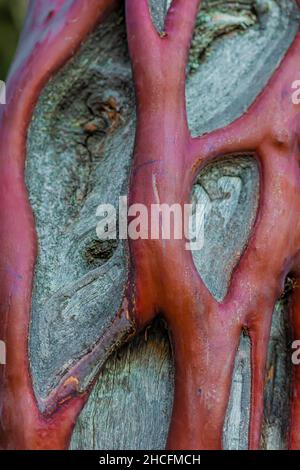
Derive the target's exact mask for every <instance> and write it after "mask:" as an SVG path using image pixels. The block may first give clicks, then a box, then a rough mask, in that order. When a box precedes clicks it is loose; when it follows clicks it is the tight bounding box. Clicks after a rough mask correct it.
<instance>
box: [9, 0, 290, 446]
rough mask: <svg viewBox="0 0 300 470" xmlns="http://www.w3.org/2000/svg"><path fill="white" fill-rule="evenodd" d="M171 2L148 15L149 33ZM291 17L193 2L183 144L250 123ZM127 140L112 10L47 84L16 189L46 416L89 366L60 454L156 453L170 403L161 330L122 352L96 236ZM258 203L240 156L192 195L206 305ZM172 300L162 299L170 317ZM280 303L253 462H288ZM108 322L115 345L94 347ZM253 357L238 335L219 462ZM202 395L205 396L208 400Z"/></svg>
mask: <svg viewBox="0 0 300 470" xmlns="http://www.w3.org/2000/svg"><path fill="white" fill-rule="evenodd" d="M168 3H169V2H167V0H149V4H150V6H151V12H152V16H153V20H154V22H155V25H156V27H157V28H158V29H159V30H161V31H162V25H163V22H164V16H165V14H166V11H167V7H168ZM298 15H299V12H298V7H297V6H296V4H295V2H291V1H289V0H280V1H275V0H270V1H268V2H267V1H265V0H256V1H254V0H246V1H245V0H244V1H242V0H240V1H238V0H237V1H233V2H227V1H225V0H224V1H223V0H220V1H213V0H206V1H204V2H203V4H202V7H201V10H200V13H199V15H198V18H197V24H196V29H195V34H194V38H193V42H192V47H191V50H190V56H189V65H188V70H187V87H186V104H187V114H188V125H189V129H190V130H191V133H192V135H194V136H197V135H200V134H204V133H206V132H211V131H213V130H215V129H217V128H220V127H223V126H225V125H227V124H229V123H230V122H232V121H233V120H235V119H236V118H238V117H239V116H241V115H242V114H243V113H244V112H245V110H247V109H248V107H249V106H250V104H251V103H252V102H253V101H254V99H255V98H256V97H257V96H258V95H259V93H260V92H261V90H262V89H263V88H264V86H265V85H266V83H267V81H268V80H269V78H270V77H271V76H272V74H273V73H274V70H275V69H276V68H277V66H278V64H279V62H280V61H281V59H282V58H283V56H284V54H285V53H286V51H287V49H288V47H289V46H290V44H291V43H292V41H293V39H294V37H295V35H296V33H297V31H298ZM145 42H146V41H145ZM143 47H145V48H147V44H146V43H145V44H144V45H143ZM135 125H136V115H135V95H134V85H133V79H132V72H131V64H130V59H129V54H128V49H127V41H126V30H125V22H124V9H123V8H122V7H120V8H118V9H117V10H116V11H114V12H112V13H111V14H110V15H109V16H108V17H107V19H106V20H105V21H104V22H101V24H99V26H97V27H96V29H95V31H94V32H93V33H91V34H90V35H89V37H88V38H87V39H86V40H85V41H84V43H83V44H82V45H81V47H80V49H79V51H78V52H77V53H76V54H75V55H74V57H72V58H71V59H70V60H69V61H68V62H67V63H66V64H65V65H64V66H63V68H62V69H61V70H59V71H58V73H56V74H55V76H53V77H51V79H49V80H48V82H47V84H46V85H45V87H44V89H43V91H42V93H41V96H40V98H39V100H38V103H37V105H36V107H35V110H34V115H33V118H32V120H31V124H30V128H29V132H28V138H27V157H26V185H27V188H28V192H29V199H30V203H31V206H32V209H33V213H34V216H35V224H36V229H37V235H38V257H37V263H36V267H35V276H34V288H33V296H32V310H31V322H30V339H29V359H30V370H31V376H32V380H33V388H34V392H35V395H36V397H37V400H38V403H39V407H40V409H41V410H42V411H43V412H45V413H51V411H52V406H54V405H53V403H54V401H55V402H56V401H59V400H58V398H59V399H60V400H61V401H63V400H64V399H65V395H64V389H63V387H62V386H60V384H63V385H64V384H66V381H69V382H68V383H70V381H72V377H73V372H72V371H73V366H74V367H75V365H76V364H78V362H80V361H81V360H83V358H85V357H86V356H85V355H86V354H87V353H89V352H90V351H93V352H92V353H91V354H90V356H89V359H88V361H87V362H86V363H85V364H84V367H82V368H80V372H79V373H80V374H81V375H80V382H81V383H80V387H81V390H82V391H84V390H86V389H87V388H88V387H89V386H90V384H91V383H94V387H93V389H92V391H91V394H90V396H89V398H88V399H87V403H86V405H85V407H84V408H83V410H82V411H81V413H80V415H79V417H78V419H77V422H76V425H75V428H74V431H73V434H72V439H71V442H70V448H71V449H163V448H164V447H165V446H166V442H167V435H168V429H169V424H170V419H171V413H172V404H173V396H174V364H173V355H172V351H171V346H170V340H169V333H168V326H167V325H166V323H165V321H164V319H163V315H162V316H161V318H158V319H156V320H154V321H153V322H152V323H149V324H148V322H147V321H145V325H147V326H146V327H145V328H144V329H143V330H142V331H141V332H140V333H138V335H137V336H136V337H135V338H134V339H133V340H131V341H130V342H128V344H127V345H123V346H122V347H121V348H119V345H120V344H123V342H124V340H126V339H128V340H129V339H131V336H132V334H133V333H134V332H135V328H136V326H135V325H134V324H133V323H132V322H131V321H130V320H129V319H128V318H127V317H126V314H125V313H124V312H125V310H126V306H124V304H123V295H124V292H125V291H126V288H127V286H126V283H127V271H128V253H127V248H126V244H124V243H122V241H119V242H118V243H115V242H114V241H107V242H101V241H100V240H99V239H98V238H97V234H96V225H97V222H98V219H97V217H96V210H97V207H98V205H99V204H103V203H110V204H114V205H115V206H116V207H117V206H118V198H119V196H120V195H126V194H127V192H128V185H129V174H130V169H131V166H132V155H133V148H134V137H135ZM157 127H158V128H159V123H158V126H157ZM259 194H260V178H259V168H258V164H257V161H256V159H255V158H253V155H252V154H251V153H250V152H249V154H246V153H241V154H240V155H239V156H238V157H237V156H234V157H233V156H231V155H228V156H226V158H225V159H224V158H223V159H216V160H214V161H212V162H211V163H210V164H209V165H207V166H206V167H205V168H204V169H202V170H201V172H200V174H199V175H198V176H197V178H196V180H195V182H194V189H193V198H194V199H195V200H197V201H198V202H202V203H203V204H205V240H204V246H203V248H202V249H201V250H200V251H198V252H195V253H194V254H193V257H194V263H195V265H196V268H197V270H198V272H199V273H200V274H201V277H202V279H203V282H204V284H205V286H206V287H207V288H208V289H209V291H210V293H211V294H212V295H213V297H214V299H215V300H216V301H221V300H223V299H224V298H225V296H226V293H227V291H228V287H229V284H230V280H231V275H232V272H233V270H234V268H235V266H236V264H237V261H238V260H239V259H240V256H241V254H242V253H243V251H244V249H245V247H246V245H247V241H248V238H249V234H250V232H251V229H252V227H253V225H254V223H255V218H256V213H257V207H258V203H259ZM180 289H181V288H180V286H178V289H177V290H176V291H174V292H172V296H174V297H175V299H176V300H178V302H177V304H178V305H180V296H181V295H182V292H181V290H180ZM182 289H184V287H183V286H182ZM287 295H288V293H287V294H286V295H285V296H282V297H281V298H279V299H278V302H277V304H276V307H275V311H274V314H273V320H272V329H271V338H270V341H269V347H268V361H267V362H268V363H267V372H266V377H265V386H264V422H263V432H262V438H261V446H262V448H266V449H281V448H286V447H287V439H288V435H287V429H288V423H289V418H290V393H291V369H292V364H291V354H290V349H289V348H290V343H291V332H290V327H289V316H288V309H287V303H288V302H287ZM118 311H120V312H121V315H120V316H117V319H116V318H115V316H116V312H118ZM158 313H161V314H163V312H158ZM149 320H151V318H149ZM112 322H115V325H116V326H115V329H114V332H113V333H112V334H110V335H109V336H105V335H106V332H107V330H108V328H110V325H111V323H112ZM103 338H104V339H103ZM0 339H1V338H0ZM95 346H96V349H95ZM179 354H180V353H179ZM250 356H251V340H250V338H249V334H248V331H247V330H246V329H245V330H244V331H243V332H242V334H241V337H240V341H239V346H238V349H237V354H236V357H235V359H234V372H233V380H232V384H231V392H230V400H229V404H228V407H227V413H226V419H225V424H224V428H223V433H222V435H221V436H220V439H221V441H222V442H223V447H224V448H226V449H246V448H248V437H249V431H248V429H249V420H250V408H251V397H252V394H251V358H250ZM175 357H176V356H175ZM84 360H85V359H84ZM219 366H220V364H219ZM0 367H1V366H0ZM224 367H225V364H224ZM76 370H77V369H76ZM69 371H71V372H69ZM54 389H56V390H57V389H58V392H56V393H57V395H55V397H54V398H55V400H54V399H53V398H52V397H51V393H52V392H53V390H54ZM180 393H182V394H184V391H182V390H181V392H180ZM211 393H215V395H216V396H218V391H217V390H214V391H213V390H212V392H211ZM199 394H201V390H200V389H199ZM53 400H54V401H53ZM216 438H217V436H216Z"/></svg>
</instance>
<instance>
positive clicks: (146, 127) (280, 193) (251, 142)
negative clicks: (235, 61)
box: [0, 0, 300, 449]
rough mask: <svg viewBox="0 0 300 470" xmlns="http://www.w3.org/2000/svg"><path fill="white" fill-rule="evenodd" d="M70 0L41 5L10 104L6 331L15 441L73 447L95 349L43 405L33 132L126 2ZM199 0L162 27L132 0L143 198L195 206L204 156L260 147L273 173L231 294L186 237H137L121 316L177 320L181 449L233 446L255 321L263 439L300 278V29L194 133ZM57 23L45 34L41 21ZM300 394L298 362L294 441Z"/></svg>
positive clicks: (137, 178) (0, 179)
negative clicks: (35, 304) (242, 93)
mask: <svg viewBox="0 0 300 470" xmlns="http://www.w3.org/2000/svg"><path fill="white" fill-rule="evenodd" d="M62 3H65V2H61V1H59V0H56V1H54V0H53V1H51V2H48V5H50V6H51V8H50V9H49V10H48V11H47V15H46V16H45V13H44V12H43V8H41V9H39V8H38V7H37V5H40V6H41V5H42V4H41V3H39V2H32V3H31V7H30V11H29V20H28V22H27V25H26V27H25V32H24V34H23V41H24V43H23V45H22V46H21V48H20V50H19V52H18V54H17V59H16V65H15V67H14V69H13V71H12V75H11V80H10V87H9V96H8V105H7V107H6V108H5V110H4V111H3V113H2V115H1V131H0V132H1V139H0V156H1V160H0V164H1V173H0V191H1V205H0V213H1V229H0V250H1V251H0V252H1V272H0V295H1V326H0V337H1V339H2V338H3V339H4V340H5V341H6V343H7V347H8V358H7V366H6V367H5V368H2V370H1V384H0V386H1V389H0V400H1V412H0V417H1V419H0V445H1V446H2V447H3V448H27V449H38V448H65V447H67V445H68V442H69V439H70V435H71V432H72V428H73V425H74V421H75V419H76V416H77V415H78V413H79V412H80V410H81V408H82V406H83V405H84V403H85V400H86V398H87V395H88V392H87V391H86V392H84V393H81V392H80V389H79V387H78V383H79V382H80V379H81V372H82V370H83V368H84V367H87V366H88V362H89V358H88V357H87V358H83V359H82V360H81V363H80V364H78V365H77V366H76V367H75V368H73V369H72V370H71V371H69V374H68V376H67V378H66V377H65V378H64V381H63V382H62V383H61V384H60V385H59V387H58V388H57V389H56V390H55V391H54V392H53V394H52V396H51V397H50V399H49V403H48V406H46V407H45V409H46V412H45V413H44V414H43V413H42V412H41V411H40V409H39V407H38V405H37V402H36V399H35V397H34V393H33V390H32V383H31V378H30V372H29V361H28V346H27V338H28V326H29V321H30V305H31V290H32V277H33V269H34V262H35V258H36V235H35V231H34V221H33V217H32V213H31V209H30V206H29V203H28V197H27V194H26V189H25V184H24V161H25V142H26V131H27V128H28V125H29V122H30V118H31V115H32V111H33V108H34V105H35V103H36V100H37V98H38V96H39V93H40V92H41V89H42V87H43V85H44V84H45V83H46V81H47V80H48V79H49V77H50V76H51V75H52V74H53V73H54V72H55V71H56V70H57V69H58V68H59V67H60V66H61V65H62V64H64V63H65V62H66V60H67V59H68V58H69V57H70V56H71V54H72V53H73V52H74V50H75V49H76V48H77V47H78V46H79V44H80V42H81V41H82V40H83V38H84V37H85V36H86V34H87V33H88V32H89V31H90V30H91V29H92V28H93V27H94V25H96V24H97V23H98V22H99V21H100V20H101V18H102V17H103V15H104V14H105V13H106V12H107V11H109V9H110V8H112V7H113V6H114V2H113V1H110V0H107V1H105V0H102V1H93V0H90V1H89V2H87V1H84V0H74V1H73V2H72V1H71V2H68V8H63V6H62ZM299 3H300V2H299ZM87 4H88V6H87ZM43 5H44V4H43ZM199 5H200V1H199V0H189V1H187V0H173V2H172V4H171V7H170V9H169V12H168V15H167V18H166V22H165V28H164V33H163V34H158V32H157V31H156V29H155V28H154V26H153V23H152V20H151V15H150V11H149V7H148V3H147V0H127V1H126V18H127V29H128V43H129V49H130V54H131V59H132V68H133V74H134V83H135V88H136V99H137V130H136V142H135V150H134V160H133V167H132V172H131V179H130V192H129V198H130V204H134V203H139V204H145V205H146V206H147V207H148V208H149V209H150V206H151V204H164V203H166V204H168V205H172V204H175V203H176V204H178V203H179V204H181V205H182V206H183V205H184V204H188V203H189V201H190V197H191V191H192V186H193V183H194V181H195V178H196V177H197V175H198V174H199V172H200V171H201V169H202V168H203V167H204V166H205V165H207V164H208V163H209V162H211V161H213V160H214V159H216V158H222V157H223V156H225V155H232V157H234V156H235V155H241V153H246V154H247V155H249V153H251V154H253V156H254V158H256V159H257V162H258V165H259V169H260V180H261V182H260V188H261V190H260V200H259V208H258V212H257V217H256V222H255V225H254V227H253V229H252V232H251V235H250V237H249V240H248V244H247V247H246V249H245V251H244V253H243V254H242V256H241V258H240V260H239V262H238V264H237V266H236V268H235V270H234V273H233V275H232V279H231V284H230V287H229V289H228V293H227V295H226V297H225V299H224V300H223V301H222V302H217V301H216V300H215V299H214V298H213V297H212V295H211V294H210V292H209V291H208V289H207V288H206V287H205V285H204V283H203V281H202V279H201V276H200V275H199V273H198V271H197V269H196V267H195V265H194V263H193V259H192V256H191V253H190V251H187V250H186V249H185V243H186V241H185V240H184V239H182V240H176V239H170V240H162V239H161V238H160V239H158V240H149V239H147V240H144V239H139V240H135V241H133V240H131V241H130V246H129V249H130V272H129V276H128V286H127V291H126V298H124V302H123V307H122V309H121V311H120V312H118V315H117V317H116V319H118V321H120V319H121V321H124V322H126V321H131V322H132V323H135V324H136V327H137V330H140V329H142V328H143V327H144V326H145V325H146V324H148V323H149V322H150V321H151V320H152V319H153V318H154V317H155V315H157V314H158V313H162V314H163V316H164V318H165V319H166V321H167V323H168V326H169V329H170V334H171V340H172V344H173V350H174V358H175V369H176V379H175V397H174V407H173V415H172V421H171V425H170V432H169V437H168V444H167V445H168V448H169V449H217V448H221V446H222V431H223V423H224V417H225V413H226V409H227V404H228V399H229V393H230V386H231V379H232V372H233V366H234V360H235V355H236V350H237V348H238V344H239V339H240V335H241V332H242V330H244V331H245V330H246V331H247V332H248V334H249V336H250V338H251V345H252V353H251V356H252V357H251V363H252V391H251V396H252V402H251V419H250V429H249V448H250V449H256V448H259V446H260V437H261V424H262V414H263V393H264V381H265V366H266V354H267V348H268V339H269V334H270V325H271V319H272V312H273V308H274V304H275V302H276V300H277V299H278V297H279V296H280V293H281V292H282V289H283V284H284V280H285V278H286V276H287V274H289V273H293V275H294V277H295V278H296V280H297V279H299V277H300V255H299V253H300V252H299V248H300V227H299V223H298V219H297V213H298V212H299V210H300V174H299V154H300V148H299V122H300V121H299V120H300V115H299V111H298V105H294V104H293V103H292V99H291V95H292V88H291V87H292V83H293V82H294V81H295V80H296V79H297V78H299V77H297V73H298V69H299V68H300V33H299V34H298V35H297V37H296V38H295V40H294V43H293V44H292V46H291V47H290V49H289V51H288V52H287V54H286V56H285V58H284V60H283V61H282V63H281V65H280V67H279V68H278V70H277V71H276V73H275V74H274V76H273V77H272V79H271V80H270V81H269V83H268V84H267V86H266V87H265V89H264V90H263V92H262V93H261V94H260V96H259V97H258V98H257V99H256V101H255V102H254V104H253V105H252V106H251V107H250V108H249V110H248V111H247V112H246V113H245V114H244V115H243V116H242V117H241V118H240V119H238V120H237V121H235V122H234V123H232V124H231V125H229V126H227V127H226V128H224V129H220V130H217V131H215V132H213V133H211V134H207V135H203V136H201V137H199V138H192V137H191V135H190V132H189V129H188V124H187V115H186V105H185V84H186V65H187V60H188V52H189V46H190V42H191V38H192V34H193V28H194V23H195V19H196V15H197V12H198V9H199ZM79 12H80V20H79V19H78V18H79ZM41 18H44V19H43V20H42V21H41ZM48 22H49V26H46V25H47V24H48ZM45 27H46V33H44V32H43V33H41V31H43V30H44V29H45ZM21 44H22V42H21ZM145 44H146V45H147V47H145ZM23 47H24V50H23ZM299 309H300V296H299V289H295V291H294V294H293V297H292V300H291V322H292V326H293V329H294V335H295V338H297V337H298V338H299V335H300V320H299V318H300V317H299V315H300V312H299ZM116 324H117V323H114V324H113V325H114V326H113V328H116V326H115V325H116ZM113 335H114V331H113V329H112V332H111V336H113ZM299 394H300V374H299V370H298V369H296V368H295V374H294V377H293V397H292V404H291V423H290V439H289V442H290V448H291V449H296V448H299V447H300V402H299V399H298V397H299Z"/></svg>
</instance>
